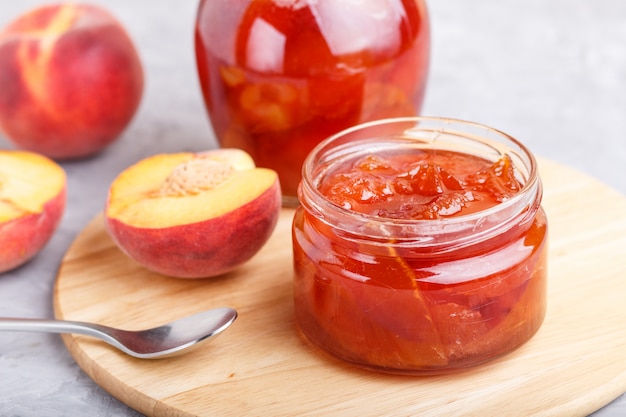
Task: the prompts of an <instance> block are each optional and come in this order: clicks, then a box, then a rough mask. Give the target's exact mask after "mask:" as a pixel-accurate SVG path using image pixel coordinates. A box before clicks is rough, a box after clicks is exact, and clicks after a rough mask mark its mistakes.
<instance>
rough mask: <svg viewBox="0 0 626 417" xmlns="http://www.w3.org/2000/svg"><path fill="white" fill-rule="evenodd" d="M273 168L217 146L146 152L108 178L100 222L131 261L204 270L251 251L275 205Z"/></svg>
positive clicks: (270, 225)
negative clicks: (121, 170) (155, 152)
mask: <svg viewBox="0 0 626 417" xmlns="http://www.w3.org/2000/svg"><path fill="white" fill-rule="evenodd" d="M281 204H282V201H281V189H280V184H279V181H278V175H277V174H276V172H275V171H273V170H270V169H266V168H258V167H256V166H255V164H254V162H253V160H252V158H251V157H250V155H248V154H247V153H246V152H244V151H242V150H239V149H226V148H225V149H217V150H212V151H207V152H203V153H190V152H181V153H167V154H158V155H154V156H151V157H148V158H145V159H143V160H141V161H139V162H138V163H136V164H134V165H132V166H130V167H129V168H127V169H126V170H124V171H123V172H121V173H120V174H119V175H118V176H117V178H116V179H115V180H114V181H113V182H112V184H111V186H110V188H109V195H108V199H107V203H106V209H105V222H106V228H107V230H108V232H109V234H110V236H111V238H112V239H113V241H114V242H115V243H116V245H117V246H118V247H119V248H120V249H121V250H122V252H124V253H125V254H126V255H128V256H129V257H130V258H131V259H133V260H135V261H136V262H137V263H139V264H141V265H143V266H144V267H146V268H147V269H149V270H151V271H154V272H157V273H159V274H162V275H168V276H172V277H177V278H208V277H214V276H217V275H222V274H225V273H227V272H229V271H231V270H233V269H235V268H236V267H237V266H239V265H241V264H243V263H244V262H246V261H247V260H249V259H250V258H251V257H252V256H253V255H255V254H256V253H257V252H258V251H259V250H260V249H261V247H262V246H263V245H264V244H265V242H266V241H267V240H268V239H269V237H270V235H271V234H272V232H273V230H274V228H275V226H276V223H277V221H278V217H279V215H280V210H281Z"/></svg>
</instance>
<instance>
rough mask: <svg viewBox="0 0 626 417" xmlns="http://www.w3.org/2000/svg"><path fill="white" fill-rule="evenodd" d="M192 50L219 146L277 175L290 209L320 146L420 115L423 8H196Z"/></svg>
mask: <svg viewBox="0 0 626 417" xmlns="http://www.w3.org/2000/svg"><path fill="white" fill-rule="evenodd" d="M195 45H196V59H197V67H198V73H199V78H200V85H201V87H202V93H203V95H204V100H205V103H206V107H207V110H208V114H209V116H210V120H211V124H212V127H213V129H214V132H215V134H216V137H217V139H218V141H219V143H220V145H221V146H222V147H236V148H241V149H244V150H245V151H247V152H248V153H250V154H251V155H252V157H253V158H254V160H255V162H256V163H257V165H259V166H263V167H267V168H272V169H274V170H276V171H277V172H278V174H279V178H280V181H281V186H282V189H283V194H284V196H285V201H286V202H287V203H289V202H291V203H295V202H297V198H296V190H297V186H298V183H299V181H300V176H301V169H302V162H303V161H304V158H305V157H306V155H307V154H308V153H309V151H311V149H313V147H314V146H315V145H317V144H318V143H319V142H320V141H321V140H322V139H324V138H326V137H328V136H330V135H331V134H334V133H336V132H338V131H340V130H343V129H346V128H348V127H350V126H353V125H355V124H358V123H361V122H366V121H370V120H375V119H380V118H384V117H398V116H415V115H417V114H418V113H419V111H420V107H421V104H422V100H423V96H424V89H425V84H426V78H427V72H428V62H429V47H430V34H429V21H428V16H427V10H426V6H425V2H424V0H329V1H326V0H325V1H317V0H202V1H201V2H200V5H199V9H198V14H197V20H196V33H195Z"/></svg>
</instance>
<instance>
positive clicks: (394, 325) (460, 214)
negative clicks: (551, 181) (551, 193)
mask: <svg viewBox="0 0 626 417" xmlns="http://www.w3.org/2000/svg"><path fill="white" fill-rule="evenodd" d="M407 155H408V156H409V159H410V158H411V157H413V156H414V157H415V158H416V159H417V160H419V161H421V162H419V164H421V165H420V167H423V166H430V167H431V168H432V169H433V170H434V171H433V172H435V171H436V172H437V173H438V176H437V178H438V180H440V181H442V182H440V183H439V185H440V186H441V187H440V188H441V189H445V188H452V189H454V193H452V195H454V196H455V198H457V197H459V196H460V198H465V199H466V200H465V201H463V200H458V199H457V200H455V199H447V200H446V199H443V200H442V199H441V198H440V197H441V196H440V195H439V194H437V193H434V194H428V193H427V194H428V195H427V196H426V197H425V199H423V200H421V201H423V204H421V205H422V206H426V207H429V209H428V210H426V211H424V208H423V207H417V206H419V204H415V200H412V202H411V204H409V205H410V206H411V207H410V209H409V208H407V207H404V206H403V208H402V210H400V211H399V212H395V211H393V209H394V207H393V205H394V204H399V203H397V201H396V200H394V198H395V196H394V197H391V195H392V194H395V195H397V194H399V193H401V192H402V191H400V189H399V187H400V186H399V184H400V183H399V182H389V177H385V178H386V180H387V181H388V182H387V183H386V185H382V186H380V187H378V188H377V185H376V184H374V182H373V180H372V178H373V177H372V176H371V175H372V173H373V172H378V171H376V170H382V171H381V172H383V171H384V172H389V170H390V169H391V168H397V167H394V165H400V162H402V163H405V162H406V161H407V159H406V158H407ZM420 158H422V159H420ZM433 158H434V159H433ZM381 160H382V161H384V163H385V164H387V165H388V166H383V167H382V168H381V166H380V165H379V166H374V165H375V164H374V162H376V163H378V164H380V161H381ZM433 160H435V161H437V162H436V164H430V163H431V162H432V161H433ZM363 161H366V162H367V163H366V164H364V163H363ZM424 161H428V163H426V162H424ZM474 161H476V162H477V163H479V162H480V163H484V164H485V165H486V166H488V167H489V170H485V171H484V172H487V173H488V174H489V175H484V176H480V175H478V174H477V173H472V172H464V171H463V170H464V169H465V170H466V171H471V170H472V169H473V166H472V163H474ZM502 161H504V162H502ZM428 164H430V165H428ZM437 164H438V165H437ZM354 166H358V167H359V169H358V170H357V171H350V172H347V169H348V168H347V167H354ZM414 166H416V165H414ZM470 166H472V167H470ZM433 167H434V168H433ZM467 167H470V168H467ZM466 168H467V169H466ZM400 171H402V170H401V169H400V170H399V171H398V172H400ZM418 171H419V169H417V170H416V169H415V168H414V169H413V174H415V175H414V176H413V177H412V178H413V179H414V180H415V181H414V182H413V183H412V184H413V186H414V187H416V186H424V185H425V184H426V185H428V187H430V185H432V184H430V183H429V180H430V178H429V177H428V176H424V175H425V173H427V172H431V171H428V170H427V169H426V168H424V171H423V172H421V171H420V172H421V174H419V172H418ZM394 172H395V171H394ZM459 172H464V173H463V174H462V175H461V174H459ZM481 172H482V171H481ZM506 172H508V173H509V174H511V173H514V175H515V178H502V177H503V176H504V174H505V173H506ZM451 173H454V175H453V174H451ZM409 174H410V172H409V173H408V174H407V175H409ZM422 174H424V175H422ZM355 175H356V176H355ZM394 175H395V176H393V177H392V178H395V179H394V181H396V180H397V179H398V178H400V179H402V180H404V179H406V176H403V175H404V174H403V173H400V174H397V175H396V174H394ZM420 175H422V176H421V177H420ZM490 175H491V176H490ZM511 175H513V174H511ZM459 176H461V177H462V178H460V179H459ZM492 176H498V177H499V179H498V181H500V180H503V181H505V183H504V185H502V184H501V183H499V182H494V181H495V180H493V178H492ZM337 178H340V179H341V178H350V181H352V182H351V183H349V184H341V182H339V183H338V184H339V185H338V187H339V189H341V187H342V186H343V187H344V189H341V193H344V194H345V195H347V196H348V197H347V199H346V200H345V201H343V200H342V201H343V203H342V202H338V201H337V200H336V198H334V197H335V196H334V195H332V193H331V192H330V191H328V190H329V189H330V188H328V184H327V183H328V182H330V181H334V180H336V179H337ZM451 178H454V179H455V180H456V182H454V181H452V179H451ZM507 181H508V182H507ZM363 184H365V185H366V186H363ZM372 184H374V185H372ZM401 184H405V182H402V183H401ZM420 184H421V185H420ZM333 185H335V184H333ZM359 187H360V188H359ZM367 187H371V188H370V189H368V188H367ZM385 187H386V188H385ZM394 187H395V188H394ZM428 187H426V188H424V189H428V190H431V188H428ZM455 187H456V188H455ZM459 187H460V188H459ZM501 187H505V188H506V187H510V188H511V189H512V190H513V191H512V192H509V193H508V194H498V193H501V192H502V190H501ZM424 189H423V190H424ZM484 189H487V190H488V194H490V195H492V196H495V200H494V201H496V200H497V201H496V202H495V203H494V204H490V205H487V206H484V207H483V206H481V205H480V204H478V202H479V200H480V199H481V198H482V197H481V195H482V194H481V191H480V190H484ZM333 190H334V188H333ZM355 190H358V193H359V195H358V196H355V195H354V193H355V192H357V191H355ZM389 190H391V191H389ZM423 190H422V191H423ZM368 193H370V194H368ZM377 193H378V197H379V198H380V201H379V203H377V204H379V206H378V207H383V208H384V209H380V208H379V209H377V210H378V211H376V212H375V213H374V214H372V213H364V212H363V210H361V209H362V207H360V205H363V204H364V203H363V201H361V202H360V203H355V201H356V200H357V199H359V198H360V199H365V200H366V202H369V200H371V199H372V198H374V197H372V195H376V194H377ZM422 197H423V196H422ZM422 197H420V198H422ZM541 197H542V187H541V181H540V178H539V176H538V172H537V164H536V161H535V159H534V157H533V155H532V154H531V153H530V152H529V151H528V150H527V149H526V148H525V147H524V145H522V144H521V143H520V142H518V141H517V140H515V139H513V138H511V137H510V136H508V135H506V134H504V133H502V132H499V131H497V130H494V129H491V128H489V127H486V126H481V125H478V124H475V123H469V122H463V121H457V120H449V119H435V118H406V119H392V120H382V121H378V122H373V123H369V124H364V125H359V126H356V127H354V128H351V129H348V130H346V131H343V132H341V133H339V134H337V135H335V136H333V137H331V138H330V139H328V140H326V141H324V142H322V143H321V144H320V145H319V146H317V147H316V148H315V149H314V151H313V152H312V153H311V154H310V155H309V157H308V158H307V160H306V161H305V164H304V170H303V180H302V183H301V185H300V189H299V198H300V201H301V206H300V207H299V208H298V209H297V211H296V214H295V217H294V223H293V244H294V263H295V277H294V303H295V313H296V318H297V322H298V325H299V327H300V329H301V331H302V333H303V334H304V335H305V336H306V338H308V339H309V340H310V341H311V342H313V343H314V344H315V345H317V346H319V347H321V348H322V349H323V350H325V351H327V352H329V353H331V354H333V355H335V356H337V357H339V358H342V359H344V360H346V361H349V362H352V363H354V364H356V365H359V366H362V367H366V368H371V369H374V370H378V371H383V372H392V373H407V374H436V373H444V372H450V371H453V370H459V369H463V368H466V367H469V366H474V365H477V364H479V363H483V362H485V361H488V360H490V359H493V358H496V357H499V356H501V355H503V354H505V353H507V352H510V351H512V350H514V349H515V348H517V347H519V346H520V345H522V344H523V343H524V342H526V341H527V340H529V339H530V338H531V337H532V335H533V334H535V332H536V331H537V330H538V329H539V327H540V325H541V323H542V321H543V318H544V315H545V310H546V280H547V266H546V263H547V219H546V216H545V213H544V211H543V209H542V208H541ZM390 201H391V202H392V203H389V202H390ZM450 201H451V202H452V203H455V204H457V205H456V206H454V204H452V203H451V204H450V205H446V204H447V202H450ZM459 201H460V202H459ZM362 203H363V204H362ZM476 204H478V205H476ZM365 205H367V204H365ZM472 205H474V206H473V207H474V209H470V208H471V207H472ZM433 207H434V208H433ZM459 207H461V208H460V209H459ZM396 208H397V207H396ZM403 210H404V211H403ZM411 210H412V211H411ZM432 210H435V211H432ZM454 210H456V211H454ZM407 212H410V213H411V214H410V215H408V214H406V213H407ZM398 213H401V215H398ZM411 216H412V217H411Z"/></svg>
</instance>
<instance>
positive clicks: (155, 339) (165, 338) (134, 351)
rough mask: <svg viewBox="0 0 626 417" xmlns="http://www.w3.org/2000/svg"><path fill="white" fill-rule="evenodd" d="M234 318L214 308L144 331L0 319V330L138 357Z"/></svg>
mask: <svg viewBox="0 0 626 417" xmlns="http://www.w3.org/2000/svg"><path fill="white" fill-rule="evenodd" d="M236 318H237V311H236V310H234V309H232V308H229V307H224V308H215V309H212V310H207V311H203V312H201V313H197V314H194V315H191V316H187V317H183V318H181V319H178V320H175V321H173V322H171V323H167V324H164V325H162V326H158V327H154V328H151V329H147V330H122V329H116V328H113V327H108V326H104V325H101V324H95V323H86V322H81V321H67V320H48V319H27V318H0V331H31V332H45V333H71V334H81V335H86V336H91V337H95V338H98V339H100V340H103V341H105V342H107V343H108V344H110V345H111V346H114V347H116V348H118V349H119V350H121V351H122V352H124V353H126V354H128V355H130V356H134V357H135V358H140V359H157V358H165V357H170V356H175V355H179V354H182V353H186V352H188V351H189V348H191V347H195V346H197V345H198V343H200V342H202V341H204V340H207V339H209V338H211V337H214V336H217V335H218V334H220V333H221V332H222V331H224V330H225V329H227V328H228V327H229V326H230V325H231V324H232V323H233V322H234V321H235V319H236Z"/></svg>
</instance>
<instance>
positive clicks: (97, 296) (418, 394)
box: [54, 160, 626, 417]
mask: <svg viewBox="0 0 626 417" xmlns="http://www.w3.org/2000/svg"><path fill="white" fill-rule="evenodd" d="M540 167H541V169H540V171H541V176H542V179H543V182H544V208H545V209H546V212H547V214H548V219H549V225H550V248H549V285H548V291H549V293H548V313H547V316H546V320H545V322H544V324H543V326H542V328H541V329H540V330H539V332H538V333H537V334H536V335H535V336H534V338H533V339H531V340H530V341H529V342H528V343H527V344H525V345H524V346H523V347H522V348H520V349H518V350H517V351H515V352H513V353H512V354H509V355H507V356H505V357H503V358H501V359H499V360H496V361H494V362H491V363H488V364H486V365H483V366H480V367H477V368H475V369H471V370H468V371H466V372H462V373H458V374H453V375H446V376H431V377H407V376H393V375H384V374H378V373H373V372H370V371H365V370H361V369H358V368H355V367H353V366H350V365H346V364H344V363H342V362H340V361H338V360H336V359H333V358H330V357H328V356H326V355H325V354H323V353H321V352H319V351H318V350H317V349H316V348H314V347H312V346H310V345H309V344H307V343H306V342H305V341H304V340H303V338H302V337H301V336H300V335H299V333H298V330H297V328H296V325H295V323H294V316H293V304H292V298H291V294H292V291H291V284H292V283H291V280H292V256H291V236H290V227H291V218H292V216H293V211H292V210H287V209H284V210H283V213H282V216H281V218H280V221H279V224H278V226H277V228H276V230H275V232H274V234H273V236H272V238H271V239H270V241H269V242H268V243H267V245H266V246H265V247H264V248H263V249H262V251H261V252H260V253H259V254H257V256H255V257H254V258H253V259H252V260H250V261H249V262H248V263H246V264H245V265H243V266H242V267H240V268H239V269H238V270H237V271H235V272H233V273H230V274H228V275H226V276H223V277H220V278H217V279H208V280H195V281H192V280H181V279H174V278H168V277H163V276H159V275H156V274H153V273H150V272H148V271H146V270H145V269H143V268H142V267H141V266H138V265H136V264H135V263H134V262H133V261H131V260H129V259H128V258H126V257H125V256H124V255H123V254H122V253H121V252H120V251H119V250H118V249H117V248H116V246H115V245H114V243H113V242H112V241H111V240H110V239H109V237H108V235H107V233H106V231H105V230H104V226H103V220H102V217H101V216H98V217H96V218H95V219H94V220H93V221H92V222H91V223H90V224H89V225H88V226H87V227H86V228H85V229H84V230H83V232H82V233H80V234H79V236H78V237H77V238H76V240H75V242H74V243H73V244H72V246H71V247H70V249H69V251H68V252H67V255H66V256H65V258H64V259H63V262H62V265H61V267H60V269H59V273H58V278H57V282H56V287H55V292H54V305H55V314H56V316H57V318H60V319H70V320H86V321H96V322H101V323H103V324H108V325H112V326H119V327H123V328H128V329H139V328H144V327H148V326H153V325H158V324H161V323H164V322H167V321H170V320H172V319H175V318H178V317H182V316H184V315H187V314H192V313H195V312H198V311H201V310H205V309H208V308H212V307H220V306H231V307H234V308H236V309H237V310H238V312H239V318H238V319H237V321H236V322H235V323H234V324H233V326H231V328H229V329H228V330H226V331H225V332H224V333H223V334H221V335H220V336H219V337H217V338H216V339H215V340H213V341H210V342H208V343H207V344H205V345H202V347H199V348H198V349H196V350H194V351H192V352H190V353H189V354H187V355H183V356H178V357H174V358H170V359H162V360H152V361H150V360H140V359H134V358H131V357H128V356H126V355H124V354H122V353H120V352H118V351H116V350H115V349H113V348H111V347H109V346H108V345H106V344H104V343H102V342H99V341H96V340H94V339H91V338H88V337H85V336H74V335H65V336H63V338H64V341H65V343H66V345H67V348H68V349H69V351H70V353H71V354H72V355H73V357H74V358H75V360H76V362H77V363H78V364H79V365H80V366H81V367H82V369H83V370H84V371H85V372H86V373H87V374H88V375H89V376H90V377H91V378H93V379H94V380H95V381H96V382H97V383H98V384H99V385H100V386H102V387H103V388H104V389H105V390H107V391H108V392H109V393H111V394H112V395H113V396H115V397H117V398H118V399H120V400H121V401H123V402H124V403H126V404H128V405H129V406H130V407H132V408H134V409H136V410H138V411H140V412H141V413H143V414H146V415H149V416H196V415H197V416H209V415H210V416H278V415H280V416H287V415H297V416H308V415H311V416H312V415H325V416H326V415H333V416H339V415H346V416H354V415H358V416H383V415H398V416H409V415H411V416H418V415H419V416H443V415H445V416H492V415H499V416H530V415H533V416H567V417H571V416H584V415H587V414H589V413H591V412H593V411H594V410H597V409H598V408H600V407H602V406H603V405H605V404H607V403H609V402H610V401H611V400H613V399H614V398H616V397H617V396H619V395H620V394H621V393H623V392H624V391H626V328H625V327H626V296H625V293H626V250H625V248H626V197H624V196H622V195H620V194H618V193H617V192H615V191H613V190H612V189H610V188H608V187H606V186H604V185H603V184H601V183H598V182H597V181H595V180H594V179H592V178H590V177H588V176H586V175H583V174H581V173H579V172H577V171H574V170H572V169H570V168H568V167H565V166H561V165H558V164H555V163H554V162H551V161H547V160H541V163H540Z"/></svg>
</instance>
